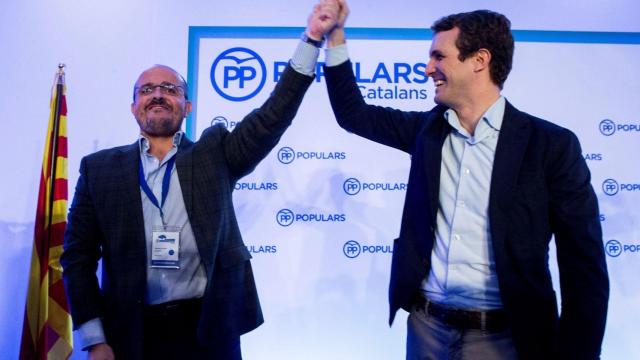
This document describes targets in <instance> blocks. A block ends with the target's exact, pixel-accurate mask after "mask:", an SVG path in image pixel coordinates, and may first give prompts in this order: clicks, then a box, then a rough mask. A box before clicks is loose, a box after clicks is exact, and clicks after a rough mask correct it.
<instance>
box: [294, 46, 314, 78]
mask: <svg viewBox="0 0 640 360" xmlns="http://www.w3.org/2000/svg"><path fill="white" fill-rule="evenodd" d="M319 54H320V49H318V48H317V47H315V46H313V45H311V44H308V43H306V42H304V41H300V42H299V43H298V47H297V48H296V52H295V53H293V57H291V67H292V68H293V70H295V71H297V72H299V73H300V74H303V75H307V76H314V74H315V73H316V64H317V63H318V55H319Z"/></svg>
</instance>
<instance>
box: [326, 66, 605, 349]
mask: <svg viewBox="0 0 640 360" xmlns="http://www.w3.org/2000/svg"><path fill="white" fill-rule="evenodd" d="M324 71H325V77H326V81H327V89H328V92H329V98H330V100H331V106H332V107H333V110H334V113H335V115H336V118H337V120H338V123H339V124H340V126H342V127H343V128H345V129H346V130H348V131H350V132H353V133H355V134H357V135H360V136H363V137H365V138H367V139H370V140H373V141H376V142H378V143H381V144H384V145H387V146H391V147H393V148H396V149H399V150H402V151H405V152H407V153H409V154H410V155H411V169H410V172H409V182H408V188H407V193H406V199H405V204H404V210H403V214H402V225H401V229H400V236H399V238H398V239H396V240H395V241H394V247H393V259H392V265H391V280H390V285H389V305H390V317H389V323H390V324H391V323H392V322H393V319H394V316H395V313H396V312H397V310H398V309H399V308H403V309H405V310H407V311H410V310H411V307H412V305H413V301H414V299H415V296H416V294H417V292H418V291H419V289H420V285H421V281H422V280H423V279H424V278H425V277H426V276H427V274H428V273H429V268H430V262H431V252H432V248H433V244H434V241H435V235H434V227H435V224H436V214H437V210H438V196H439V185H440V180H439V179H440V163H441V157H442V146H443V143H444V140H445V138H446V137H447V135H448V134H449V132H450V131H451V126H450V125H449V124H448V123H447V121H446V120H445V118H444V116H443V114H444V112H445V111H446V109H447V108H446V107H444V106H436V107H435V108H433V109H432V110H431V111H427V112H403V111H399V110H395V109H390V108H384V107H379V106H372V105H367V104H366V103H365V102H364V100H363V98H362V95H361V93H360V91H359V90H358V87H357V85H356V82H355V78H354V75H353V71H352V65H351V63H350V62H346V63H344V64H342V65H339V66H335V67H325V69H324ZM489 196H490V197H489V209H488V212H489V221H490V227H491V235H492V247H493V251H494V254H495V263H496V272H497V275H498V282H499V287H500V295H501V298H502V302H503V305H504V309H505V311H506V312H507V314H508V317H509V322H510V326H511V331H512V334H513V340H514V343H515V346H516V349H517V351H518V354H519V357H520V358H523V359H525V358H528V359H551V358H563V359H594V358H598V357H599V354H600V347H601V344H602V337H603V334H604V328H605V320H606V313H607V302H608V297H609V280H608V275H607V268H606V262H605V256H604V248H603V244H602V231H601V228H600V221H599V211H598V202H597V198H596V195H595V193H594V191H593V189H592V187H591V184H590V174H589V169H588V168H587V165H586V163H585V161H584V159H583V157H582V154H581V149H580V144H579V142H578V139H577V138H576V136H575V135H574V134H573V133H572V132H570V131H569V130H567V129H564V128H562V127H559V126H557V125H554V124H552V123H550V122H547V121H544V120H541V119H538V118H535V117H533V116H531V115H529V114H526V113H524V112H521V111H518V110H517V109H516V108H515V107H513V106H512V105H511V104H510V103H508V102H507V105H506V109H505V114H504V120H503V124H502V128H501V129H500V135H499V138H498V145H497V148H496V153H495V158H494V163H493V173H492V176H491V186H490V194H489ZM425 220H426V221H425ZM552 235H554V236H555V242H556V248H557V262H558V267H559V270H560V289H561V298H562V304H561V305H562V306H561V308H562V311H561V312H560V314H558V306H557V304H556V295H555V292H554V290H553V287H552V283H551V275H550V272H549V264H548V263H549V255H548V251H549V241H550V240H551V236H552Z"/></svg>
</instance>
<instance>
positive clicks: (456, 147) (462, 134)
mask: <svg viewBox="0 0 640 360" xmlns="http://www.w3.org/2000/svg"><path fill="white" fill-rule="evenodd" d="M504 109H505V99H504V97H502V96H501V97H500V98H499V99H498V100H497V101H496V102H495V103H494V104H493V105H492V106H491V107H489V109H488V110H487V111H486V112H485V113H484V115H483V116H482V118H481V119H480V121H479V122H478V125H477V126H476V129H475V133H474V135H471V134H469V133H468V132H467V131H466V130H465V129H464V128H463V127H462V125H461V124H460V121H459V120H458V116H457V114H456V113H455V111H453V110H452V109H449V110H447V111H446V112H445V118H446V119H447V121H448V122H449V124H450V125H451V126H452V127H453V130H451V132H450V133H449V135H448V136H447V138H446V139H445V142H444V145H443V146H442V161H441V165H440V169H441V170H440V194H439V204H438V213H437V216H436V229H435V233H436V240H435V243H434V246H433V251H432V253H431V269H430V272H429V275H428V276H427V278H426V279H425V281H424V282H423V287H422V288H423V290H424V291H425V292H426V295H427V297H428V298H429V299H431V300H433V301H435V302H438V303H443V304H447V305H450V306H454V307H459V308H466V309H483V310H488V309H498V308H501V307H502V301H501V300H500V290H499V288H498V278H497V275H496V269H495V260H494V255H493V248H492V245H491V229H490V226H489V189H490V186H491V173H492V170H493V159H494V156H495V152H496V146H497V144H498V136H499V134H500V127H501V126H502V119H503V117H504Z"/></svg>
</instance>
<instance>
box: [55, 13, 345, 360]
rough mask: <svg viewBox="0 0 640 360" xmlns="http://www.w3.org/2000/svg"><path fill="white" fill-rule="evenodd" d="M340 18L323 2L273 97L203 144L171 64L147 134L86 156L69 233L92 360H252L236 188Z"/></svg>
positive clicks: (295, 102)
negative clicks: (191, 128) (189, 122)
mask: <svg viewBox="0 0 640 360" xmlns="http://www.w3.org/2000/svg"><path fill="white" fill-rule="evenodd" d="M313 17H315V18H313ZM336 17H337V3H336V2H335V1H325V2H323V4H322V5H321V6H320V7H319V8H318V9H317V11H316V12H314V15H313V16H312V18H313V23H314V24H315V25H314V27H313V28H307V30H306V31H305V34H304V36H303V39H302V41H301V42H300V43H299V45H298V48H297V50H296V52H295V54H294V56H293V58H292V60H291V61H290V63H289V66H288V67H287V69H286V70H285V71H284V73H283V74H282V76H281V78H280V81H279V82H278V84H277V85H276V87H275V89H274V91H273V93H272V94H271V96H270V97H269V99H267V101H266V102H265V103H264V104H263V105H262V107H260V108H259V109H256V110H254V111H253V112H251V113H250V114H249V115H247V116H246V117H245V118H244V120H243V121H242V122H240V123H239V124H238V125H237V127H236V128H235V130H234V131H233V132H228V131H227V130H226V129H225V128H224V127H223V126H221V125H216V126H212V127H211V128H208V129H207V130H205V131H204V132H203V134H202V136H201V137H200V140H199V141H197V142H195V143H194V142H192V141H191V140H190V139H188V138H187V137H186V136H185V135H184V133H183V132H182V131H180V128H181V125H182V121H183V119H184V117H185V116H186V115H187V114H188V113H189V112H190V111H191V106H192V105H191V102H190V101H189V99H188V98H187V84H186V83H185V81H184V79H183V78H182V77H181V76H180V75H179V74H178V73H177V72H176V71H175V70H173V69H171V68H169V67H167V66H164V65H156V66H153V67H151V68H150V69H148V70H146V71H144V72H143V73H142V74H141V75H140V77H139V78H138V80H137V81H136V83H135V86H134V94H133V103H132V104H131V113H132V114H133V116H134V117H135V118H136V120H137V122H138V125H139V126H140V137H139V139H138V140H137V141H136V142H135V143H134V144H131V145H128V146H121V147H117V148H113V149H108V150H103V151H100V152H97V153H95V154H92V155H89V156H87V157H85V158H83V159H82V162H81V165H80V178H79V179H78V183H77V186H76V192H75V196H74V200H73V203H72V205H71V209H70V211H69V220H68V226H67V231H66V233H65V244H64V253H63V255H62V258H61V263H62V265H63V267H64V280H65V287H66V291H67V294H68V298H69V302H70V307H71V313H72V317H73V321H74V327H75V328H76V329H77V331H79V333H80V334H79V335H80V339H81V344H80V347H81V348H83V349H87V350H89V358H91V359H113V358H114V356H115V357H117V358H122V359H142V358H157V359H200V358H207V359H224V360H233V359H241V352H240V335H242V334H244V333H246V332H248V331H251V330H253V329H255V328H256V327H258V326H259V325H260V324H261V323H262V322H263V317H262V311H261V309H260V304H259V301H258V296H257V292H256V287H255V283H254V279H253V273H252V270H251V265H250V263H249V259H250V258H251V255H250V254H249V252H248V250H247V248H246V246H245V245H244V243H243V241H242V238H241V236H240V231H239V228H238V224H237V222H236V217H235V214H234V210H233V203H232V198H231V192H232V190H233V188H234V184H235V182H236V181H238V179H240V178H241V177H243V176H244V175H247V174H248V173H250V172H251V171H252V170H253V169H254V168H255V166H256V165H257V164H258V163H259V162H260V160H262V159H263V158H264V157H265V156H267V154H268V153H269V152H270V151H271V149H272V148H273V147H274V146H275V145H276V144H277V142H278V140H279V139H280V136H281V135H282V134H283V133H284V131H285V130H286V128H287V127H288V126H289V124H290V123H291V121H292V119H293V117H294V116H295V114H296V111H297V109H298V106H299V105H300V103H301V101H302V98H303V96H304V93H305V91H306V89H307V88H308V86H309V85H310V84H311V82H312V80H313V75H314V70H315V59H317V55H318V52H319V49H318V47H319V45H320V39H321V38H322V34H323V33H324V32H326V31H327V30H328V29H330V28H331V27H333V26H334V25H335V21H336ZM312 18H310V19H309V21H310V23H311V20H312ZM309 59H311V60H312V61H309ZM100 258H102V260H103V262H102V283H101V288H100V287H99V284H98V279H97V277H96V268H97V265H98V261H99V259H100Z"/></svg>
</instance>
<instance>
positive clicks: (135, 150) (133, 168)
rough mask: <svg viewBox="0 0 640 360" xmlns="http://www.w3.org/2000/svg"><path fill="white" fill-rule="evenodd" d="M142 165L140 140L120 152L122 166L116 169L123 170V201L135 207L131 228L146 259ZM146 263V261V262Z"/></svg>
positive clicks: (139, 249) (138, 247)
mask: <svg viewBox="0 0 640 360" xmlns="http://www.w3.org/2000/svg"><path fill="white" fill-rule="evenodd" d="M139 167H140V147H139V145H138V142H137V141H136V142H135V143H133V144H131V145H129V146H126V147H124V148H123V149H122V152H121V153H120V168H119V169H114V170H115V171H120V172H121V178H122V181H123V183H124V185H125V186H124V188H125V189H126V190H125V192H124V194H122V196H123V201H124V203H125V204H127V205H126V206H131V208H133V209H137V210H135V211H133V214H134V216H133V218H132V219H130V224H131V229H136V231H137V236H136V239H135V240H136V243H137V246H136V247H135V248H136V249H137V250H138V251H140V252H141V254H142V259H146V250H145V249H146V244H145V239H144V237H145V235H144V218H143V215H142V198H141V197H140V183H139V182H138V171H139ZM145 263H146V262H145Z"/></svg>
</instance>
